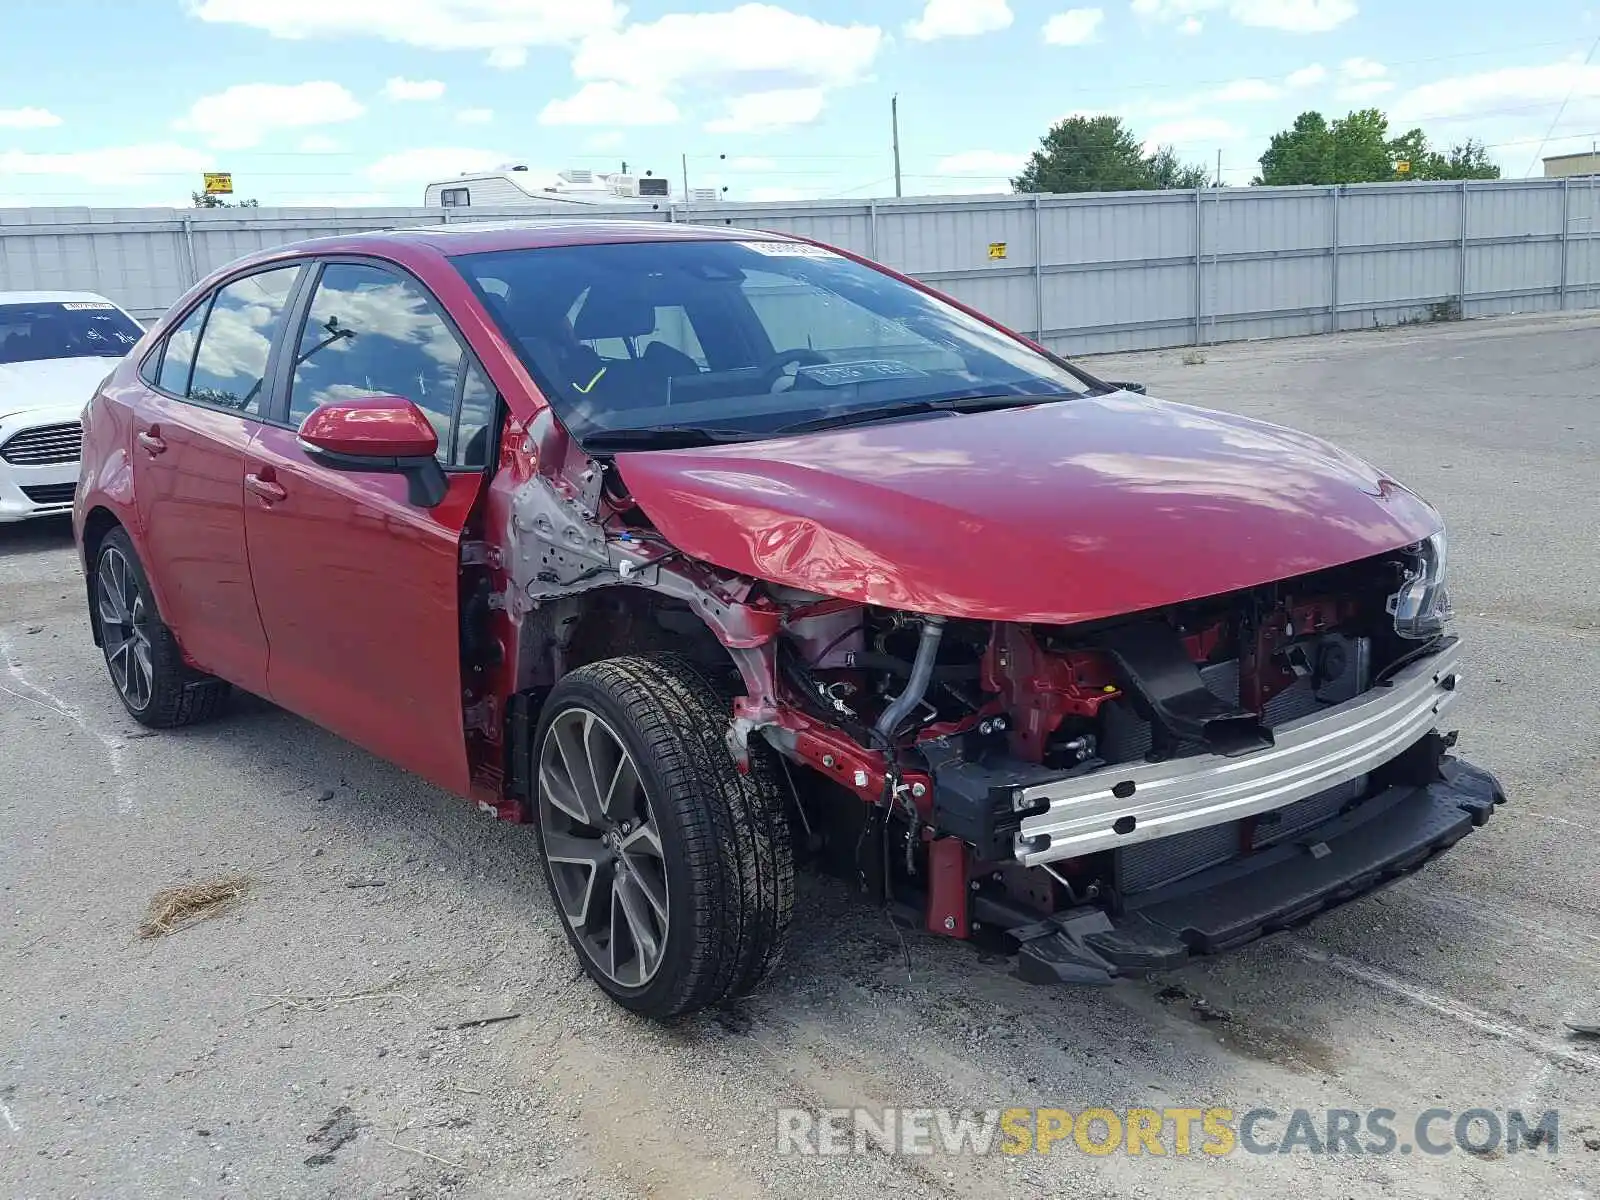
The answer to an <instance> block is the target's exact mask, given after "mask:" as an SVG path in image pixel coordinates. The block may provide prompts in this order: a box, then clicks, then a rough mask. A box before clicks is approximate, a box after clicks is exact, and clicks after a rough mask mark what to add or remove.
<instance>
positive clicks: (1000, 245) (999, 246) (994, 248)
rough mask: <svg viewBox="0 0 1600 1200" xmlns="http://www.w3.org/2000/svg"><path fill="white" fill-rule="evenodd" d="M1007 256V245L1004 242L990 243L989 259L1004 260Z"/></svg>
mask: <svg viewBox="0 0 1600 1200" xmlns="http://www.w3.org/2000/svg"><path fill="white" fill-rule="evenodd" d="M1005 256H1006V244H1005V243H1004V242H990V243H989V257H990V258H1004V257H1005Z"/></svg>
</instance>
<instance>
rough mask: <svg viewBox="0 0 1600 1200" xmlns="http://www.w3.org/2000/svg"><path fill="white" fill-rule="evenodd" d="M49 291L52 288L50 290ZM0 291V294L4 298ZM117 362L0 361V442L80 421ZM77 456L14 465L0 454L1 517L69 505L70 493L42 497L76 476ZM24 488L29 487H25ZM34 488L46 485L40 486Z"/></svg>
mask: <svg viewBox="0 0 1600 1200" xmlns="http://www.w3.org/2000/svg"><path fill="white" fill-rule="evenodd" d="M52 296H53V294H52ZM3 300H4V297H0V302H3ZM116 365H117V360H116V359H113V358H47V359H40V360H38V361H35V362H21V363H0V446H4V445H5V444H6V443H7V442H8V441H10V440H11V438H13V437H15V436H16V435H17V434H19V433H23V432H26V431H28V430H32V429H41V428H45V427H49V426H53V425H70V424H74V423H76V422H77V421H79V420H80V419H81V417H82V415H83V409H84V405H85V404H86V403H87V402H88V400H89V397H91V396H92V395H94V389H95V385H96V384H98V383H99V382H100V381H101V380H103V379H104V378H105V377H106V376H107V375H109V374H110V373H111V371H112V369H113V368H114V367H115V366H116ZM78 471H79V460H78V459H77V458H74V459H72V460H71V461H68V462H59V463H42V464H38V465H18V464H15V463H10V462H6V461H4V460H3V459H0V522H5V521H20V520H25V519H27V518H29V517H38V516H48V515H50V514H52V513H66V512H69V511H71V505H72V498H71V496H66V497H65V498H64V499H61V500H55V501H52V502H49V503H41V502H40V501H39V500H37V499H35V497H36V496H38V495H41V494H45V495H52V496H53V495H54V494H56V493H57V492H64V491H65V489H66V488H67V487H68V486H69V485H72V484H75V483H76V482H77V481H78ZM24 488H27V489H30V490H31V491H33V494H32V495H30V494H29V492H25V491H23V489H24ZM35 489H46V490H45V491H43V492H41V491H38V490H35Z"/></svg>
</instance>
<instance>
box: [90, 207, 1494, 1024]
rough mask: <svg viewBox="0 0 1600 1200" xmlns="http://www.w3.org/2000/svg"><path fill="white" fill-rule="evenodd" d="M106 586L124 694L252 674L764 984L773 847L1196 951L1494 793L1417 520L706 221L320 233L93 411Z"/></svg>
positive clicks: (102, 614) (932, 898)
mask: <svg viewBox="0 0 1600 1200" xmlns="http://www.w3.org/2000/svg"><path fill="white" fill-rule="evenodd" d="M83 424H84V450H83V468H82V476H81V479H80V482H79V486H78V490H77V498H76V501H75V506H74V524H75V528H76V532H77V537H78V542H79V545H80V548H81V551H82V556H83V563H84V567H85V573H86V579H87V591H88V602H89V610H90V616H91V625H92V628H93V632H94V636H95V639H96V641H97V642H98V643H99V644H100V645H101V646H102V647H103V648H104V651H105V658H106V662H107V665H108V667H109V669H110V674H111V678H112V681H113V683H114V684H115V686H116V689H117V691H118V694H119V695H120V696H121V699H122V702H123V704H124V705H125V706H126V707H127V709H128V711H129V712H130V713H131V714H132V715H133V716H134V717H135V718H136V719H138V720H140V721H142V722H144V723H145V724H148V725H152V726H157V727H166V726H175V725H181V724H185V723H188V722H192V721H196V720H200V719H203V718H206V717H210V716H212V715H214V714H216V713H217V712H218V711H219V710H220V709H221V707H222V705H223V703H224V701H225V698H226V695H227V692H228V689H229V687H230V686H237V687H240V688H244V689H246V690H248V691H251V692H254V693H257V694H260V695H262V696H266V697H269V698H270V699H272V700H273V701H275V702H276V703H278V704H280V705H282V706H284V707H285V708H288V709H290V710H292V711H294V712H296V713H299V714H301V715H303V716H304V717H306V718H308V719H309V720H312V721H314V722H316V723H318V724H320V725H323V726H325V727H327V728H328V729H331V730H333V731H335V732H337V733H339V734H341V735H343V736H345V737H347V738H349V739H351V740H352V741H354V742H357V743H359V744H360V745H362V746H365V747H366V748H368V749H369V750H371V751H372V752H373V753H375V754H379V755H381V756H383V757H385V758H387V759H391V760H393V761H394V762H396V763H399V764H401V765H403V766H405V767H407V768H409V769H410V770H412V771H415V772H417V773H418V774H420V775H422V776H424V777H426V778H428V779H429V780H432V781H433V782H434V783H436V784H438V785H439V786H441V787H444V788H447V789H450V790H451V791H454V792H457V793H459V794H461V795H464V796H469V797H471V798H472V799H474V800H476V801H477V803H478V805H479V807H480V808H483V809H485V810H486V811H489V812H493V813H495V814H497V815H498V816H500V817H502V818H505V819H508V820H515V821H529V820H531V821H536V822H537V823H538V827H539V831H540V838H541V844H542V846H543V849H544V860H545V867H546V875H547V878H548V880H549V884H550V889H551V893H552V896H553V899H554V902H555V904H556V905H557V907H558V908H559V909H560V911H561V913H562V914H563V917H564V918H565V923H566V927H567V930H568V933H569V935H570V937H571V940H572V943H573V946H574V948H575V950H576V951H577V953H578V956H579V958H580V960H581V961H582V963H583V965H584V967H585V968H586V969H587V971H588V972H589V974H590V975H591V976H592V977H593V978H594V979H595V981H596V982H597V983H598V984H599V985H600V986H601V987H603V988H604V989H605V990H606V991H607V992H608V993H609V994H610V995H612V996H613V997H614V998H615V999H616V1000H618V1001H619V1002H620V1003H622V1004H624V1005H627V1006H628V1007H630V1008H633V1009H636V1010H638V1011H640V1012H645V1013H649V1014H651V1015H655V1016H663V1017H664V1016H671V1015H674V1014H678V1013H683V1012H687V1011H691V1010H693V1009H696V1008H700V1007H703V1006H705V1005H707V1004H711V1003H714V1002H716V1001H718V1000H720V999H722V998H724V997H727V996H731V995H738V994H740V993H743V992H747V991H749V990H750V989H751V988H753V987H754V986H755V985H756V984H757V983H758V982H759V981H760V979H761V978H762V976H763V975H764V974H765V973H766V971H767V970H768V968H769V967H770V966H771V965H772V963H773V961H774V960H775V958H776V956H777V954H778V953H779V948H780V944H781V940H782V937H783V934H784V931H785V928H786V927H787V925H788V923H789V920H790V911H791V907H792V901H793V872H794V863H795V860H796V858H797V857H807V856H809V857H812V858H814V859H815V860H816V861H817V862H818V864H819V865H820V866H822V867H824V868H827V869H831V870H835V871H838V872H839V873H841V874H843V875H845V876H846V877H847V878H849V879H851V880H853V881H856V882H858V883H859V885H860V886H861V887H862V888H863V889H864V890H865V891H866V892H868V893H869V894H871V895H872V896H873V897H875V898H876V899H878V900H879V901H882V902H884V903H886V904H890V905H892V906H893V911H894V912H896V913H899V914H907V913H910V914H914V917H915V919H916V920H917V921H918V922H919V923H920V924H922V925H923V926H924V927H925V928H926V929H927V930H928V931H930V932H931V933H932V934H935V935H941V936H951V937H957V938H992V939H993V940H994V941H995V942H996V943H997V944H999V945H1001V946H1003V947H1004V948H1005V949H1007V950H1008V951H1010V952H1013V953H1015V954H1016V955H1017V962H1018V967H1019V970H1020V971H1021V973H1022V974H1023V975H1024V976H1025V977H1027V978H1031V979H1037V980H1041V981H1075V982H1104V981H1107V980H1109V979H1111V978H1113V977H1115V976H1117V975H1118V974H1121V973H1125V972H1137V971H1144V970H1149V969H1154V968H1160V967H1165V966H1171V965H1174V964H1176V963H1179V962H1182V961H1183V960H1184V959H1185V958H1186V957H1187V956H1188V955H1191V954H1196V953H1209V952H1214V951H1219V950H1224V949H1227V948H1230V947H1232V946H1236V945H1238V944H1241V943H1243V942H1246V941H1249V940H1250V939H1252V938H1254V937H1256V936H1259V935H1260V934H1262V933H1264V932H1269V931H1271V930H1274V929H1278V928H1282V927H1284V926H1287V925H1290V924H1293V923H1296V922H1298V921H1302V920H1304V919H1306V918H1308V917H1309V916H1311V915H1313V914H1315V913H1316V912H1318V911H1320V910H1322V909H1323V908H1325V907H1327V906H1329V905H1332V904H1336V903H1340V902H1342V901H1344V900H1347V899H1349V898H1351V897H1352V896H1355V895H1358V894H1360V893H1361V892H1363V891H1365V890H1367V889H1369V888H1372V887H1374V886H1377V885H1379V884H1381V883H1382V882H1384V881H1386V880H1388V879H1391V878H1393V877H1394V876H1396V875H1398V874H1400V873H1402V872H1405V871H1408V870H1410V869H1412V868H1413V867H1415V866H1417V865H1418V864H1420V863H1421V862H1422V861H1424V860H1425V859H1427V858H1428V857H1429V856H1430V855H1431V854H1433V853H1435V852H1437V851H1439V850H1441V849H1443V848H1444V847H1447V846H1449V845H1451V844H1453V843H1454V842H1455V841H1457V840H1459V839H1460V838H1461V837H1463V836H1464V835H1465V834H1466V833H1468V832H1470V831H1471V830H1472V829H1473V828H1474V827H1475V826H1477V825H1478V824H1481V823H1482V822H1483V821H1484V820H1485V819H1486V818H1487V817H1488V816H1489V815H1490V813H1491V812H1492V811H1493V809H1494V807H1495V805H1496V804H1497V803H1498V802H1499V801H1500V800H1501V799H1502V798H1503V797H1502V794H1501V790H1500V787H1499V785H1498V784H1497V783H1496V782H1495V780H1494V778H1493V777H1492V776H1491V775H1489V774H1487V773H1486V772H1483V771H1480V770H1478V769H1476V768H1474V767H1471V766H1469V765H1467V764H1466V763H1464V762H1462V761H1461V760H1459V759H1457V758H1456V757H1455V756H1454V755H1452V754H1450V753H1448V751H1449V749H1450V747H1452V746H1453V745H1454V735H1453V734H1448V733H1444V732H1441V729H1440V723H1441V719H1442V718H1443V716H1444V714H1445V713H1446V712H1447V711H1448V708H1449V706H1450V705H1451V703H1452V702H1453V701H1454V699H1455V697H1456V695H1457V694H1458V692H1457V684H1458V682H1459V673H1458V672H1459V668H1458V662H1459V659H1460V648H1459V644H1458V642H1457V639H1456V638H1454V637H1453V636H1452V635H1451V633H1450V630H1449V617H1450V611H1449V602H1448V597H1447V593H1446V589H1445V580H1444V576H1445V561H1446V556H1445V535H1444V531H1443V527H1442V524H1441V522H1440V520H1439V518H1438V516H1437V514H1436V513H1435V512H1434V511H1433V510H1432V509H1431V508H1430V507H1429V506H1428V505H1427V504H1425V503H1424V502H1423V501H1422V500H1420V499H1418V498H1417V497H1416V496H1415V495H1413V494H1412V493H1411V492H1409V491H1407V490H1406V489H1405V488H1404V487H1402V486H1401V485H1400V484H1398V483H1396V482H1395V481H1393V480H1391V479H1388V478H1386V477H1384V476H1383V475H1382V474H1381V473H1380V472H1378V471H1376V470H1374V469H1373V468H1371V467H1369V466H1367V465H1366V464H1364V463H1362V462H1360V461H1359V460H1357V459H1355V458H1352V457H1351V456H1349V455H1347V454H1344V453H1341V452H1340V451H1338V450H1335V449H1333V448H1332V447H1330V446H1328V445H1326V444H1324V443H1322V442H1320V441H1318V440H1316V439H1314V438H1311V437H1307V436H1304V435H1302V434H1298V433H1294V432H1291V431H1289V430H1285V429H1281V428H1278V427H1276V426H1272V425H1267V424H1264V423H1262V422H1259V421H1252V420H1247V419H1245V418H1242V417H1235V416H1228V415H1224V414H1220V413H1214V412H1207V411H1203V410H1200V409H1195V408H1190V407H1185V406H1182V405H1176V404H1167V403H1162V402H1160V401H1157V400H1154V399H1150V398H1148V397H1146V396H1144V395H1142V394H1141V389H1139V388H1137V387H1136V386H1134V385H1119V384H1115V383H1105V382H1102V381H1100V380H1097V379H1095V378H1094V377H1093V376H1092V375H1090V374H1088V373H1087V372H1085V371H1083V370H1081V369H1079V368H1077V367H1075V366H1073V365H1071V364H1069V363H1067V362H1064V361H1063V360H1061V359H1060V358H1058V357H1056V356H1054V355H1052V354H1049V353H1047V352H1045V351H1043V350H1042V349H1041V348H1039V347H1038V346H1035V345H1033V344H1032V343H1030V342H1028V341H1027V340H1025V339H1023V338H1021V337H1019V336H1017V335H1015V334H1013V333H1010V332H1009V331H1007V330H1005V329H1004V328H1002V327H1000V326H999V325H997V324H996V323H995V322H993V321H990V320H989V319H987V318H985V317H983V316H981V315H980V314H977V313H975V312H973V311H971V310H969V309H967V308H965V307H963V306H961V305H959V304H957V303H955V302H953V301H951V300H948V299H946V298H943V297H941V296H939V295H937V294H936V293H934V292H932V291H930V290H929V289H927V288H924V287H922V286H921V285H919V284H917V283H915V282H913V281H911V280H908V279H906V278H904V277H902V276H899V275H896V274H894V273H893V272H889V271H887V270H884V269H882V268H879V267H876V266H874V265H872V264H870V263H867V262H864V261H863V260H861V259H859V258H857V257H855V256H853V255H850V254H846V253H843V252H840V251H835V250H831V249H828V248H825V247H822V246H818V245H815V244H812V243H809V242H804V241H799V240H795V239H792V238H786V237H782V236H779V235H773V234H762V233H754V232H751V231H748V230H739V229H732V228H726V227H724V228H711V229H700V228H694V227H689V226H678V225H661V224H633V223H628V222H618V221H603V222H593V223H581V222H567V221H563V222H560V223H549V224H538V223H519V224H516V225H511V226H500V227H496V226H484V225H479V226H465V227H457V228H454V229H432V230H426V231H416V232H402V233H385V234H372V235H363V236H359V237H348V238H337V239H329V240H323V241H314V242H306V243H302V244H299V245H293V246H288V247H284V248H282V249H279V250H274V251H271V252H268V253H263V254H259V255H255V256H253V257H251V258H248V259H245V260H241V261H239V262H236V263H234V264H232V265H231V266H229V267H227V268H225V269H223V270H222V271H220V272H218V273H217V274H215V275H214V276H212V277H211V278H210V279H207V280H206V281H205V282H203V283H202V284H200V285H199V286H197V287H196V288H195V289H194V290H193V291H191V292H190V293H189V295H187V296H185V297H184V298H183V299H182V300H181V301H179V303H178V304H176V305H175V306H174V307H173V308H172V310H171V311H170V312H169V313H168V315H167V316H166V317H165V318H164V319H163V320H161V321H160V322H158V323H157V324H156V325H155V327H154V328H152V329H151V330H150V331H149V333H148V334H147V335H146V336H145V337H144V338H143V340H142V341H140V343H139V344H138V346H137V347H135V349H134V350H133V351H132V352H131V353H130V354H129V355H128V357H127V358H126V359H125V360H124V361H123V362H122V363H121V364H120V365H119V366H118V367H117V369H116V371H115V372H114V373H113V374H112V375H111V377H110V378H109V379H108V380H107V381H106V382H105V384H104V385H103V386H102V387H101V388H100V390H99V392H98V393H97V394H96V396H95V397H94V399H93V400H92V401H91V402H90V404H89V406H88V409H87V411H86V412H85V414H84V421H83Z"/></svg>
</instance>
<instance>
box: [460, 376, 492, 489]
mask: <svg viewBox="0 0 1600 1200" xmlns="http://www.w3.org/2000/svg"><path fill="white" fill-rule="evenodd" d="M494 402H495V390H494V385H493V384H491V383H490V382H489V381H488V380H487V379H485V378H484V377H483V372H482V371H480V370H478V368H477V367H475V366H472V365H471V364H468V365H467V377H466V379H465V380H464V381H463V382H462V385H461V415H460V416H459V417H458V418H457V420H456V444H455V451H454V453H452V454H451V455H450V465H451V466H453V467H486V466H488V465H489V439H490V438H491V437H492V436H493V430H492V429H491V428H490V426H491V424H492V423H493V421H494Z"/></svg>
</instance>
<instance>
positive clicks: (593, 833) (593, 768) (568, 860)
mask: <svg viewBox="0 0 1600 1200" xmlns="http://www.w3.org/2000/svg"><path fill="white" fill-rule="evenodd" d="M539 828H540V836H541V838H542V840H543V843H544V852H545V858H546V860H547V861H548V863H549V866H550V877H551V879H552V880H553V881H554V883H555V892H556V898H557V901H558V903H559V905H560V907H561V915H562V916H563V918H565V920H566V922H567V924H568V925H569V926H571V928H572V931H573V933H574V934H575V936H576V938H577V941H578V944H579V945H580V946H581V947H582V948H583V952H584V953H585V954H586V955H588V956H589V958H590V960H591V961H592V962H593V963H594V964H595V966H596V967H598V968H599V969H600V970H601V971H603V972H604V973H605V974H606V976H607V977H608V978H610V979H611V980H613V981H614V982H616V983H618V984H620V985H622V986H623V987H630V988H635V987H643V986H644V985H645V984H646V983H648V982H649V981H650V980H651V978H652V977H653V976H654V975H655V973H656V971H657V970H658V969H659V968H660V966H661V962H662V957H663V953H664V951H665V949H666V942H667V929H668V920H667V914H668V912H669V908H668V903H669V897H668V893H667V865H666V859H665V857H664V856H663V854H662V851H661V838H660V836H659V834H658V832H657V829H656V824H655V814H654V812H653V811H652V809H651V805H650V797H649V794H648V792H647V790H646V788H645V785H644V780H643V779H642V778H641V776H640V774H639V768H638V764H636V763H635V762H634V760H633V755H632V754H631V753H630V752H629V751H628V748H627V746H626V745H625V744H624V743H623V741H622V739H621V738H620V737H619V736H617V733H616V731H615V730H613V729H612V728H611V726H610V725H608V724H607V723H606V721H605V719H604V718H602V717H601V716H599V715H598V714H596V713H594V712H591V711H589V710H588V709H587V708H581V707H573V708H568V709H566V710H565V711H563V712H561V713H560V714H558V715H557V716H556V717H555V719H554V720H552V721H551V722H550V725H549V727H548V729H547V730H546V731H545V736H544V741H543V743H542V744H541V745H540V748H539Z"/></svg>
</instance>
